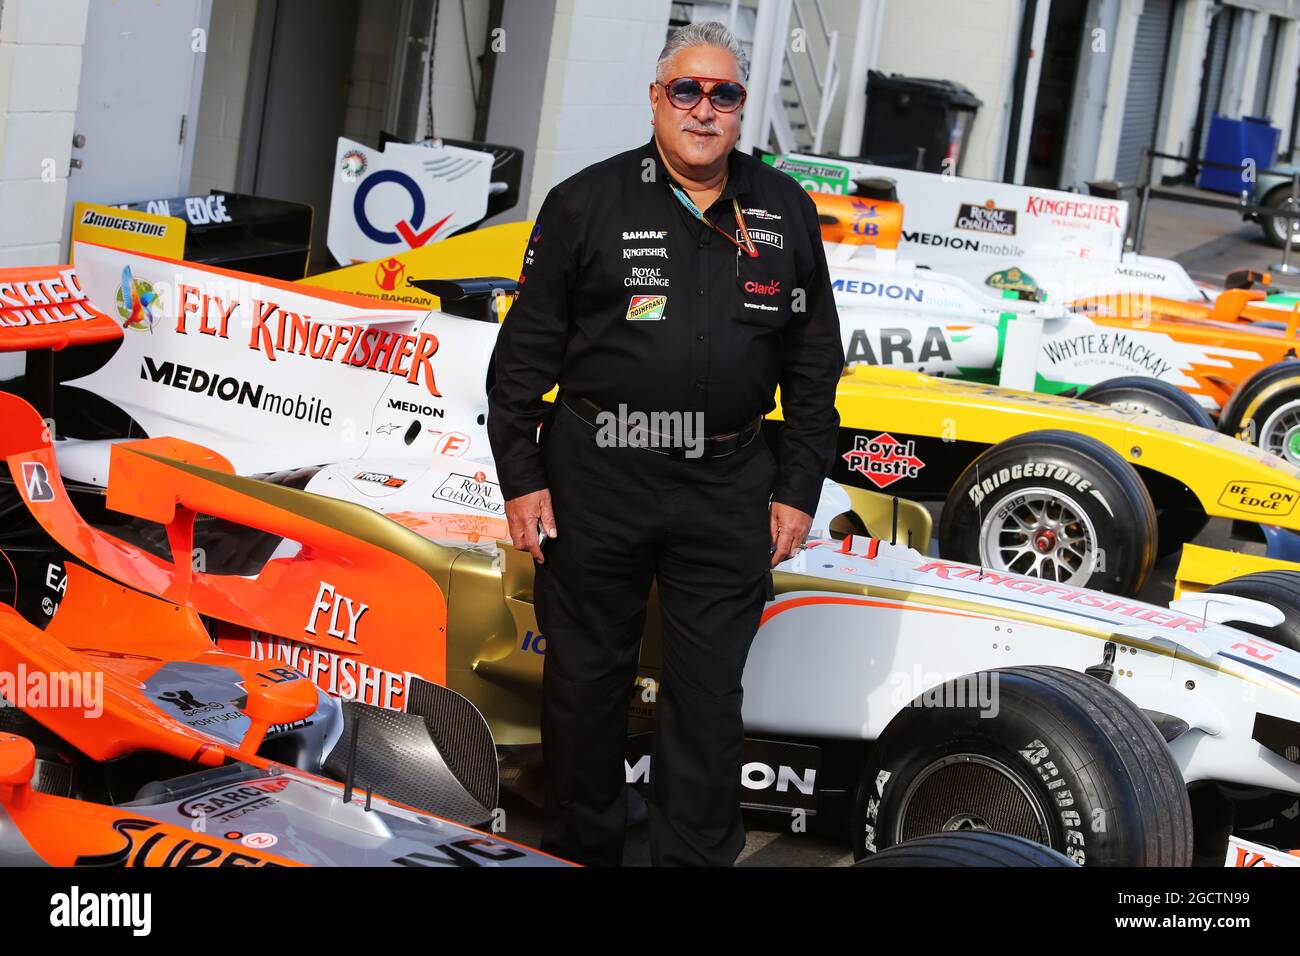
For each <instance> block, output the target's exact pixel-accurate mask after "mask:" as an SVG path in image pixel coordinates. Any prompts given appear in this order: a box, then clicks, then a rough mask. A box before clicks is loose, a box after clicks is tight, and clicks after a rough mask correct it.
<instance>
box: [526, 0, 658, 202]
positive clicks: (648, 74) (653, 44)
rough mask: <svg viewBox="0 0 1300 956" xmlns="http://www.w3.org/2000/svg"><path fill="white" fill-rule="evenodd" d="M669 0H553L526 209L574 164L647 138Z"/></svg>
mask: <svg viewBox="0 0 1300 956" xmlns="http://www.w3.org/2000/svg"><path fill="white" fill-rule="evenodd" d="M670 6H671V4H670V3H669V0H559V2H558V3H557V4H556V11H555V26H554V29H553V31H552V33H551V45H550V51H551V52H550V59H549V63H548V65H547V70H546V86H545V90H544V92H543V94H542V113H541V122H540V127H539V131H538V137H537V157H536V162H535V163H534V164H533V180H532V188H531V190H530V194H529V198H528V215H529V216H535V215H536V214H537V210H538V209H539V208H541V205H542V200H543V199H544V198H545V197H546V193H547V191H548V190H549V189H550V188H551V187H552V186H554V185H555V184H556V183H559V182H562V181H563V180H565V179H567V178H568V177H569V176H571V175H573V174H574V173H576V172H578V171H579V170H580V169H582V168H584V167H586V166H590V165H591V164H592V163H595V162H599V161H600V160H602V159H607V158H608V157H610V156H613V155H614V154H615V153H620V152H623V151H624V150H627V149H632V148H634V147H636V146H640V145H641V144H643V143H646V142H648V141H649V139H650V133H651V130H650V94H649V87H650V83H651V81H652V80H653V79H654V66H655V60H656V59H657V58H658V56H659V51H660V50H661V49H663V45H664V41H665V40H666V39H667V37H668V12H669V7H670Z"/></svg>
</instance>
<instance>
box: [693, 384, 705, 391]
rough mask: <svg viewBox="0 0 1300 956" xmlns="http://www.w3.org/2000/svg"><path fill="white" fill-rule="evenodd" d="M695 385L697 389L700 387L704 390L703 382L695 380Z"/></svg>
mask: <svg viewBox="0 0 1300 956" xmlns="http://www.w3.org/2000/svg"><path fill="white" fill-rule="evenodd" d="M695 387H696V388H698V389H700V390H701V391H703V390H704V383H703V382H696V383H695Z"/></svg>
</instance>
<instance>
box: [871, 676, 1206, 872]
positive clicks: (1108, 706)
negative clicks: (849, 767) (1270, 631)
mask: <svg viewBox="0 0 1300 956" xmlns="http://www.w3.org/2000/svg"><path fill="white" fill-rule="evenodd" d="M994 675H996V683H994V680H995V677H994ZM936 702H937V705H936ZM970 829H977V830H979V829H987V830H994V831H997V832H1003V833H1012V834H1013V835H1015V836H1020V837H1024V838H1025V839H1030V840H1034V841H1035V842H1038V843H1042V844H1044V845H1046V846H1050V847H1052V848H1053V849H1055V850H1058V851H1060V852H1062V853H1064V854H1065V855H1066V856H1068V857H1069V858H1070V859H1071V860H1073V861H1074V862H1076V863H1080V864H1082V865H1086V866H1189V865H1191V861H1192V809H1191V804H1190V802H1189V800H1188V796H1187V788H1186V786H1185V785H1184V783H1183V778H1182V774H1181V773H1180V772H1179V770H1178V765H1177V764H1176V763H1175V762H1174V758H1173V755H1172V754H1171V753H1170V750H1169V747H1168V746H1167V745H1166V744H1165V741H1164V738H1163V737H1161V736H1160V732H1159V731H1158V730H1156V727H1155V725H1154V724H1152V723H1151V721H1150V719H1149V718H1148V717H1147V716H1146V715H1145V714H1144V713H1143V712H1142V711H1141V710H1140V709H1139V708H1138V706H1137V705H1136V704H1134V703H1133V702H1132V701H1131V700H1129V699H1128V698H1127V697H1125V696H1124V695H1123V694H1121V693H1120V692H1119V691H1117V690H1115V689H1114V688H1113V687H1110V686H1109V685H1107V684H1103V683H1102V682H1101V681H1099V680H1097V679H1095V678H1093V677H1090V676H1088V675H1087V674H1082V673H1079V672H1078V671H1071V670H1067V669H1065V668H1061V667H1009V668H1003V669H999V670H995V671H981V672H979V673H977V674H968V675H966V676H965V677H960V678H957V679H955V680H951V681H948V682H947V683H945V684H942V685H940V686H939V687H937V688H933V689H931V690H927V691H926V692H924V693H923V694H921V695H920V696H919V697H917V698H916V699H915V700H913V701H912V703H911V704H910V705H909V706H907V707H904V708H903V709H902V710H900V711H899V712H898V714H897V715H895V717H894V718H893V720H891V721H890V723H889V725H888V726H887V727H886V728H885V730H884V732H883V733H882V734H881V735H880V739H879V740H878V741H876V744H875V746H874V747H873V748H872V749H871V751H870V754H869V756H868V758H867V761H866V763H865V765H864V767H863V771H862V776H861V778H860V779H859V781H858V787H857V790H856V792H855V795H854V804H853V811H852V831H851V834H850V837H851V840H852V844H853V854H854V858H855V859H863V858H864V857H866V856H869V855H871V854H873V853H878V852H881V851H883V850H885V849H887V848H888V847H891V846H895V845H896V844H901V843H904V842H905V841H907V840H910V839H913V838H915V837H918V836H925V835H927V834H930V833H936V832H943V831H948V830H970Z"/></svg>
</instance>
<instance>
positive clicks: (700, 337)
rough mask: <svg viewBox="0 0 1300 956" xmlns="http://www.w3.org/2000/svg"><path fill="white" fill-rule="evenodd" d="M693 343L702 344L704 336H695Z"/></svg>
mask: <svg viewBox="0 0 1300 956" xmlns="http://www.w3.org/2000/svg"><path fill="white" fill-rule="evenodd" d="M695 341H697V342H703V341H704V336H702V335H697V336H695Z"/></svg>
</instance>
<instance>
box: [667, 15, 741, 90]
mask: <svg viewBox="0 0 1300 956" xmlns="http://www.w3.org/2000/svg"><path fill="white" fill-rule="evenodd" d="M693 46H716V47H718V48H719V49H722V50H726V51H727V52H728V53H730V54H731V55H732V56H733V57H735V58H736V67H737V68H738V69H739V70H740V78H741V79H742V80H745V79H748V78H749V57H748V56H746V55H745V48H744V47H742V46H741V45H740V41H739V40H737V39H736V35H735V34H734V33H732V32H731V31H730V30H728V29H727V28H726V27H725V26H723V25H722V24H721V23H719V22H718V21H716V20H709V21H708V22H706V23H688V24H687V25H686V26H684V27H680V28H678V29H676V30H674V31H673V32H672V33H670V34H669V35H668V42H667V43H665V44H664V48H663V50H662V51H660V53H659V62H658V63H657V64H656V65H655V79H657V80H658V81H659V82H660V83H663V82H664V80H665V79H666V76H665V74H666V73H667V71H668V61H669V60H671V59H672V58H673V57H675V56H676V55H677V54H678V53H681V52H682V50H685V49H687V48H688V47H693Z"/></svg>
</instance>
